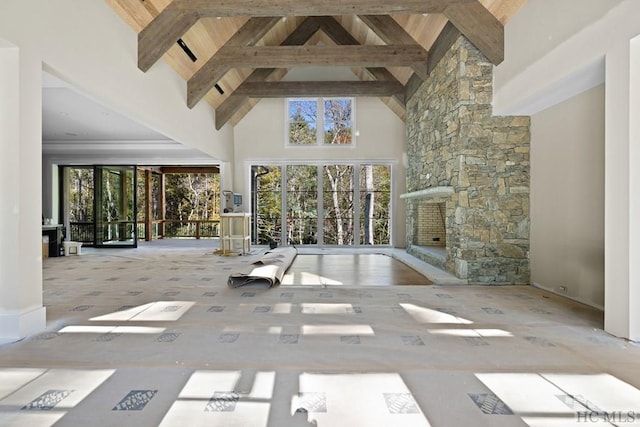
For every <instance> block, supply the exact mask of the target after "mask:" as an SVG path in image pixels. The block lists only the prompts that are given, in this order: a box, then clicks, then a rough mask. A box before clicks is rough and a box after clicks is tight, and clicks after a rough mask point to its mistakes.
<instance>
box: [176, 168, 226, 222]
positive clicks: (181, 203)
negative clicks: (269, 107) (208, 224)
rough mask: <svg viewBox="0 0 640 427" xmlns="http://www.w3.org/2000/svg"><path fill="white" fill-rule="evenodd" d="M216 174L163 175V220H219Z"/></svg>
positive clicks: (217, 177) (218, 189) (218, 192)
mask: <svg viewBox="0 0 640 427" xmlns="http://www.w3.org/2000/svg"><path fill="white" fill-rule="evenodd" d="M219 196H220V180H219V175H218V174H193V173H185V174H167V175H165V206H166V211H165V219H173V220H181V221H187V220H202V219H219V218H220V200H219Z"/></svg>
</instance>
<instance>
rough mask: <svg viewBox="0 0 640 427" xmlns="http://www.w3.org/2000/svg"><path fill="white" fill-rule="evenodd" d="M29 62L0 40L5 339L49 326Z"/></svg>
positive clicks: (34, 90)
mask: <svg viewBox="0 0 640 427" xmlns="http://www.w3.org/2000/svg"><path fill="white" fill-rule="evenodd" d="M28 63H29V61H28V60H26V59H25V58H24V56H21V52H20V50H19V49H18V48H17V47H16V46H13V45H11V44H9V43H7V42H5V41H3V40H0V94H2V96H0V343H6V342H11V341H16V340H19V339H21V338H23V337H25V336H28V335H31V334H34V333H36V332H38V331H40V330H42V329H44V327H45V325H46V322H45V308H44V307H43V306H42V246H41V245H42V243H41V242H42V232H41V210H42V198H41V192H42V184H41V177H42V169H41V162H42V161H41V155H42V154H41V153H42V148H41V139H42V136H41V134H42V119H41V115H42V95H41V92H42V84H41V65H40V63H36V61H32V62H31V64H30V65H29V64H28ZM23 70H26V71H24V72H23Z"/></svg>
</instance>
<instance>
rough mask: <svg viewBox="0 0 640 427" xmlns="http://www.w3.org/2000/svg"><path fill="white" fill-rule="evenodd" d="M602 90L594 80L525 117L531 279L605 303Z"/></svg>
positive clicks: (582, 298) (587, 300) (593, 302)
mask: <svg viewBox="0 0 640 427" xmlns="http://www.w3.org/2000/svg"><path fill="white" fill-rule="evenodd" d="M604 96H605V94H604V86H602V85H601V86H598V87H597V88H594V89H591V90H589V91H587V92H584V93H582V94H580V95H578V96H576V97H574V98H572V99H570V100H567V101H565V102H562V103H560V104H557V105H555V106H553V107H551V108H549V109H547V110H544V111H541V112H539V113H537V114H535V115H534V116H532V117H531V277H532V282H533V283H534V284H535V285H536V286H539V287H542V288H545V289H548V290H551V291H553V292H559V293H563V294H566V295H568V296H570V297H572V298H574V299H577V300H579V301H582V302H585V303H588V304H590V305H594V306H597V307H603V306H604V138H605V136H604V114H605V112H604ZM561 286H564V287H566V292H563V291H562V290H561V289H560V287H561Z"/></svg>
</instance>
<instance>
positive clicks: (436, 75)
mask: <svg viewBox="0 0 640 427" xmlns="http://www.w3.org/2000/svg"><path fill="white" fill-rule="evenodd" d="M492 72H493V66H492V64H491V63H490V62H489V61H488V60H487V59H486V58H485V57H484V56H483V55H482V53H480V52H479V51H478V50H477V49H476V48H475V47H474V46H473V45H472V44H471V43H469V41H468V40H466V38H464V37H460V38H459V39H458V40H457V41H456V42H455V43H454V44H453V45H452V47H451V48H450V50H449V51H448V52H447V54H446V55H445V56H444V57H443V58H442V59H441V60H440V62H439V63H438V65H437V66H436V67H435V69H434V70H433V71H432V73H431V74H430V75H429V78H428V79H427V80H425V82H424V83H423V84H422V86H421V87H420V89H419V90H418V91H417V92H416V93H415V95H414V96H413V97H412V98H411V100H410V101H409V102H408V104H407V141H408V147H407V155H408V168H407V186H408V191H409V192H410V193H411V192H416V191H421V190H425V189H429V188H434V187H452V188H453V194H451V195H449V196H448V198H447V199H446V253H447V259H446V262H445V267H446V269H447V270H448V271H449V272H451V273H453V274H455V275H456V276H457V277H459V278H462V279H467V280H468V282H469V283H480V284H528V283H529V280H530V270H529V223H530V220H529V139H530V133H529V125H530V120H529V117H494V116H492V111H491V98H492V93H493V86H492V81H493V76H492ZM438 201H441V200H438ZM423 202H424V200H415V199H408V200H407V220H408V222H409V224H407V225H408V226H407V233H408V235H407V248H408V251H409V252H410V253H412V254H414V255H416V256H420V254H419V251H417V250H416V249H417V248H415V247H414V246H415V244H414V242H415V241H416V240H415V236H413V235H412V234H413V233H414V232H415V231H414V230H415V225H416V221H418V216H419V214H418V208H417V207H418V205H419V204H420V203H423Z"/></svg>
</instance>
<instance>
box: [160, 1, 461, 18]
mask: <svg viewBox="0 0 640 427" xmlns="http://www.w3.org/2000/svg"><path fill="white" fill-rule="evenodd" d="M469 1H473V0H387V1H384V2H381V1H380V0H351V1H349V2H345V1H344V0H323V1H318V0H218V1H215V2H214V1H211V0H174V2H173V4H172V6H175V7H176V8H178V9H181V10H185V11H194V10H195V11H198V13H200V14H201V15H202V16H312V15H316V16H335V15H356V14H359V13H363V14H366V15H389V14H394V13H442V12H443V11H444V10H445V9H446V8H447V7H449V6H451V5H456V4H461V3H468V2H469Z"/></svg>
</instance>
